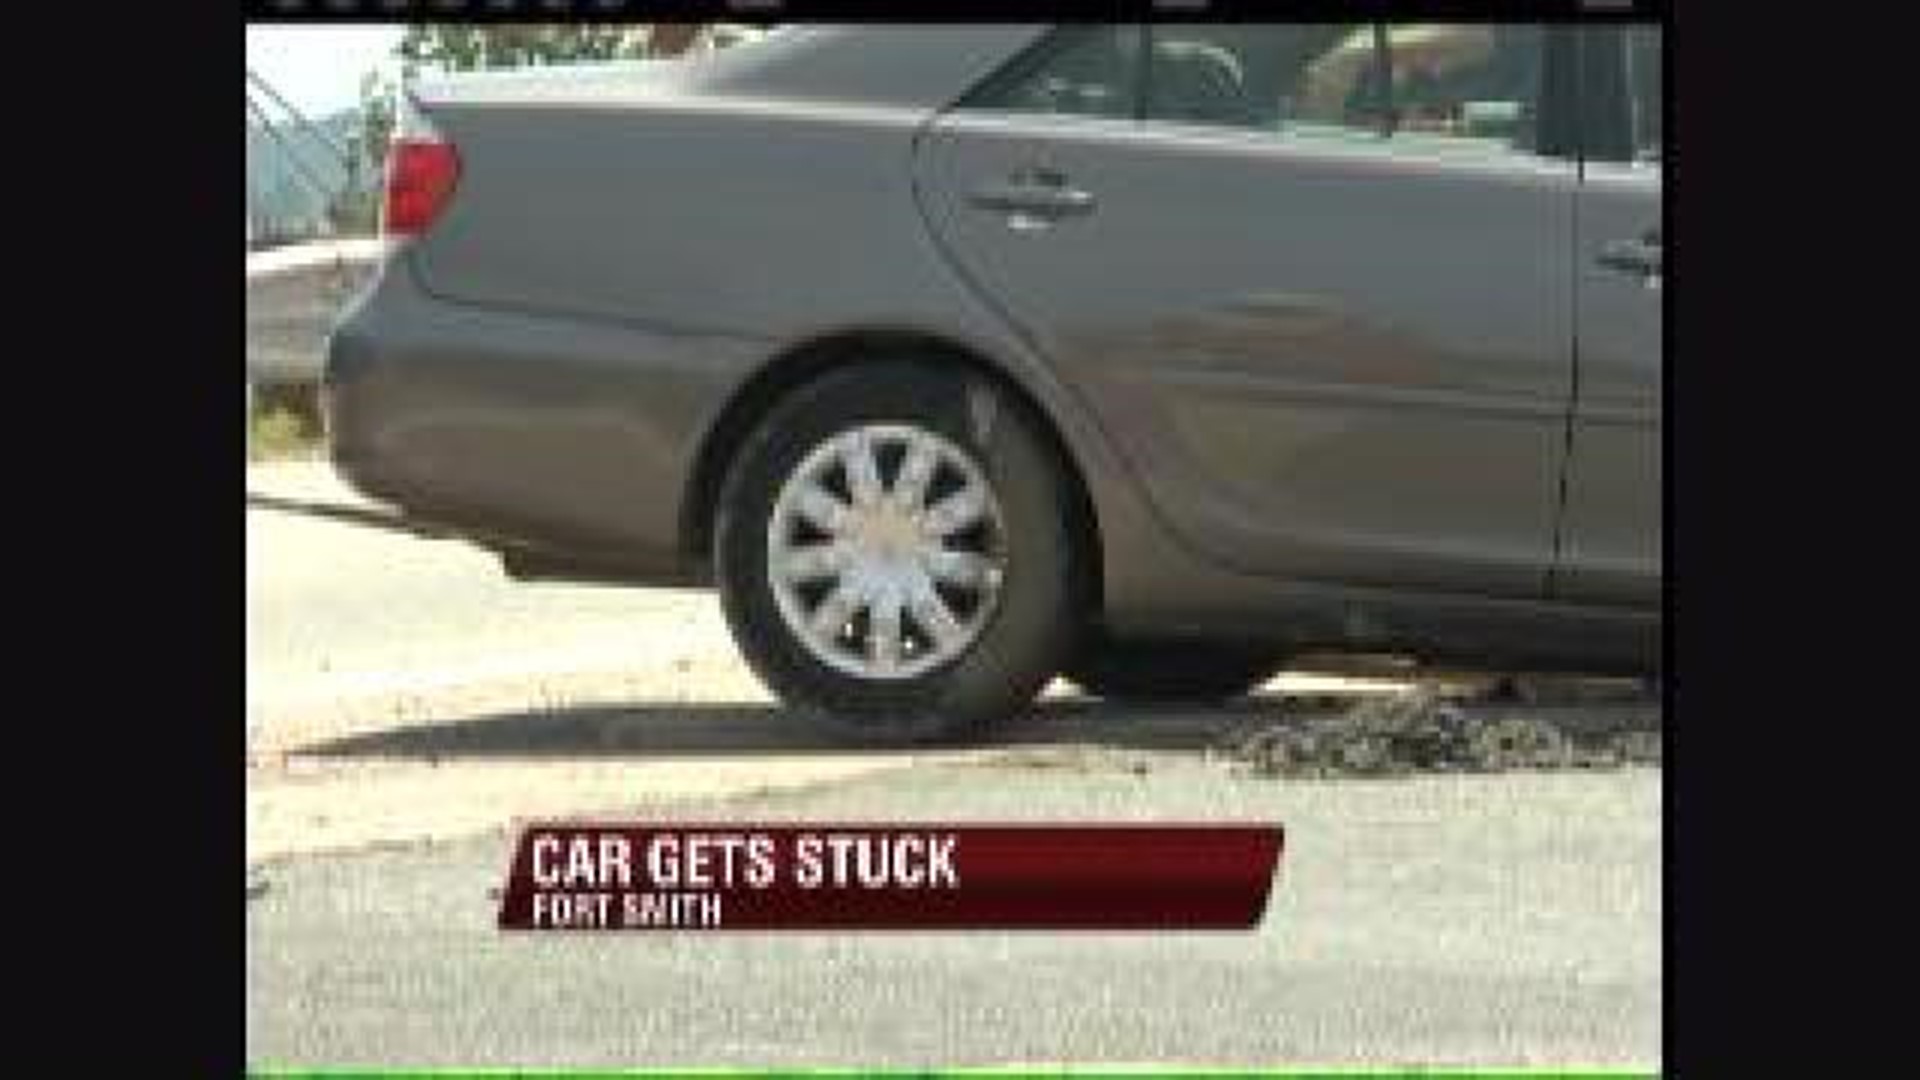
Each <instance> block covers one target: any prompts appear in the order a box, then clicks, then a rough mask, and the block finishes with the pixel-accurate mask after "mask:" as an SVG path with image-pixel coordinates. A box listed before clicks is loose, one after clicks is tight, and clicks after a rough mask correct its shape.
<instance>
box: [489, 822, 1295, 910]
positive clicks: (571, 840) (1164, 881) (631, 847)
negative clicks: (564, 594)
mask: <svg viewBox="0 0 1920 1080" xmlns="http://www.w3.org/2000/svg"><path fill="white" fill-rule="evenodd" d="M1282 844H1283V834H1282V831H1281V829H1280V828H1279V826H1276V825H1154V826H1128V825H1090V826H1042V825H990V826H980V825H952V826H947V825H924V824H916V825H912V826H904V825H898V824H896V825H885V826H867V825H846V824H834V825H795V824H783V825H778V826H774V825H767V826H759V825H646V826H641V825H634V824H587V823H578V822H574V823H566V824H552V825H535V826H532V827H529V828H528V829H527V830H526V832H525V833H523V834H522V835H521V838H520V844H519V846H518V848H517V849H516V850H515V852H514V858H513V865H512V867H511V868H510V869H509V872H508V878H507V888H506V891H505V893H504V894H503V895H502V898H501V902H500V927H501V929H505V930H852V929H872V930H963V929H964V930H976V929H1011V930H1021V929H1030V930H1043V929H1046V930H1063V929H1080V930H1244V929H1250V928H1252V927H1254V926H1257V925H1259V923H1260V919H1261V917H1262V916H1263V915H1264V914H1265V913H1266V907H1267V896H1268V894H1269V893H1270V892H1271V890H1272V887H1273V880H1274V871H1275V869H1276V867H1277V866H1278V864H1279V860H1280V851H1281V847H1282Z"/></svg>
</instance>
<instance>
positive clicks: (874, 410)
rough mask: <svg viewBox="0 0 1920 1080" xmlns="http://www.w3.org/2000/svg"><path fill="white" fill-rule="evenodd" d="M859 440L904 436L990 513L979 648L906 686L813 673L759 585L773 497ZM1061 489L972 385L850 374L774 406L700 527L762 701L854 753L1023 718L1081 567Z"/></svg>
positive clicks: (989, 391) (1055, 649)
mask: <svg viewBox="0 0 1920 1080" xmlns="http://www.w3.org/2000/svg"><path fill="white" fill-rule="evenodd" d="M869 424H908V425H913V426H916V427H918V428H921V429H923V430H926V431H928V432H931V433H933V434H935V435H938V436H940V437H942V438H944V439H946V440H948V441H949V442H950V443H951V444H953V446H955V447H956V448H958V449H959V450H961V451H962V452H963V453H964V454H966V455H967V456H968V457H970V458H971V459H972V463H973V465H974V466H975V467H976V468H977V469H978V470H979V471H980V472H981V474H982V475H983V476H984V477H985V479H986V481H987V483H988V484H989V485H990V487H991V489H992V492H993V495H994V497H995V498H996V499H997V501H998V504H999V511H1000V517H1001V520H1002V522H1003V525H1004V528H1003V529H1002V530H1001V531H1002V532H1003V534H1004V553H1005V571H1004V574H1003V576H1002V577H1001V578H1000V585H999V591H998V595H997V601H996V603H995V606H994V608H993V609H992V611H991V612H990V613H989V614H988V615H987V616H986V621H985V622H984V623H983V625H982V628H981V629H980V631H979V633H978V636H977V637H976V638H974V639H973V641H972V642H971V644H970V645H968V646H967V647H966V649H965V651H963V652H961V653H960V654H958V655H957V656H956V657H954V658H952V659H951V660H949V661H947V662H946V663H945V664H943V665H942V666H940V667H936V668H934V669H932V670H930V671H926V672H924V673H922V674H920V675H917V676H914V677H912V678H892V679H879V678H865V677H861V676H859V675H857V674H851V673H848V672H846V671H842V670H840V669H838V668H836V667H834V666H831V665H830V664H827V663H824V662H822V661H821V659H819V658H818V657H816V656H815V655H814V653H813V652H811V651H810V650H809V647H808V646H807V645H806V644H805V643H804V642H803V641H802V640H801V638H800V637H799V636H798V635H797V634H796V633H795V632H794V630H792V629H790V628H789V626H788V624H787V622H786V621H785V618H784V617H783V616H782V614H781V611H780V607H779V604H778V601H777V600H776V598H775V595H774V590H773V586H772V584H771V582H770V579H769V570H768V535H767V534H768V527H769V522H770V519H771V515H772V514H773V512H774V506H775V502H776V500H777V498H778V496H779V492H780V490H781V487H782V485H783V484H784V483H785V482H786V481H787V479H788V477H789V476H790V475H791V474H792V473H793V472H794V471H795V470H796V469H797V468H799V467H800V465H801V464H802V462H803V461H804V460H805V459H806V457H807V456H808V455H809V454H810V453H812V452H813V451H814V450H815V449H816V448H817V447H819V446H821V445H822V444H823V443H825V442H827V441H828V440H829V439H832V438H834V437H835V436H837V435H840V434H842V433H844V432H847V431H851V430H853V429H855V428H858V427H862V426H865V425H869ZM1068 483H1069V482H1068V480H1067V479H1066V477H1065V474H1064V470H1063V467H1062V464H1061V463H1060V462H1059V461H1058V460H1057V457H1056V455H1055V453H1054V452H1053V450H1052V449H1051V446H1050V444H1049V441H1048V440H1047V438H1046V437H1045V436H1044V435H1043V434H1042V429H1041V428H1040V421H1039V420H1037V419H1036V418H1035V417H1033V416H1031V415H1029V412H1028V410H1027V409H1026V408H1024V407H1022V403H1020V402H1018V401H1017V400H1015V399H1013V398H1011V397H1010V396H1009V395H1007V394H1005V393H1003V392H1000V391H999V390H997V388H995V387H994V386H993V385H992V384H991V383H990V382H988V381H987V380H985V379H983V378H980V377H978V376H975V375H971V374H967V373H962V372H959V371H956V370H953V369H950V368H946V367H942V366H939V365H937V364H934V363H926V362H920V361H917V360H914V359H912V358H906V357H902V358H897V359H888V360H885V361H877V360H876V361H874V362H868V363H862V364H859V365H856V366H854V367H849V368H843V369H840V370H838V371H834V372H831V373H829V374H827V375H825V376H822V377H821V378H819V379H817V380H815V381H813V382H810V383H807V384H804V385H802V386H800V387H798V388H797V389H795V390H793V391H791V392H789V394H788V396H787V397H786V398H785V399H784V400H782V401H780V402H779V403H778V404H777V405H776V406H775V407H774V408H773V409H772V410H771V412H770V413H769V414H768V415H767V416H766V418H765V419H764V420H763V421H762V423H761V424H760V425H759V427H758V428H757V429H756V430H755V431H754V433H753V434H752V435H751V436H750V437H749V438H748V439H747V441H746V442H745V444H744V445H743V446H742V447H741V448H740V450H739V452H738V453H737V454H736V455H735V458H734V460H733V462H732V463H731V467H730V470H729V472H728V475H727V479H726V482H725V483H724V484H723V486H722V488H721V492H720V497H719V505H718V508H717V511H716V520H715V526H714V567H715V576H716V577H717V579H718V584H719V589H720V596H721V606H722V609H723V610H724V611H725V614H726V618H727V623H728V626H729V627H730V629H731V630H732V633H733V637H734V640H735V642H736V643H737V645H738V646H739V648H740V651H741V652H742V654H743V655H744V656H745V657H746V660H747V662H748V663H749V664H750V665H751V666H752V668H753V670H754V672H755V673H756V674H757V675H758V676H759V678H760V680H761V681H762V682H763V683H765V684H766V686H767V687H768V689H769V690H770V691H772V692H773V693H774V694H775V695H776V696H777V697H779V698H780V699H781V700H782V701H783V702H785V703H786V704H788V705H789V706H791V707H793V708H795V709H797V710H799V711H801V712H802V713H804V714H806V715H807V717H808V718H809V719H810V720H812V721H813V722H816V723H818V724H819V725H821V726H822V727H823V728H824V729H825V730H826V731H828V732H829V733H831V734H833V735H835V736H838V737H840V738H843V739H847V740H850V741H857V742H860V743H863V744H877V745H901V744H913V743H927V742H935V741H952V740H956V739H959V738H962V737H965V736H968V735H972V734H977V733H979V732H981V731H982V730H983V729H984V728H986V727H987V726H988V725H991V724H994V723H996V722H999V721H1003V720H1005V719H1007V718H1009V717H1011V716H1012V715H1014V714H1015V713H1017V712H1019V711H1020V710H1022V709H1023V708H1024V707H1025V706H1026V705H1028V704H1029V703H1030V702H1031V701H1032V700H1033V698H1034V697H1035V695H1037V694H1038V693H1039V691H1040V690H1041V688H1042V687H1044V686H1045V685H1046V683H1047V682H1048V681H1049V680H1050V679H1051V678H1052V677H1053V675H1054V673H1055V672H1057V671H1058V670H1059V669H1060V666H1061V664H1062V663H1063V662H1064V661H1065V659H1066V658H1067V657H1068V656H1069V655H1071V654H1072V651H1073V649H1074V646H1075V644H1076V642H1075V633H1076V630H1077V627H1078V626H1079V625H1080V623H1081V620H1082V618H1083V616H1082V613H1081V611H1080V607H1081V604H1082V603H1083V597H1084V596H1085V592H1084V586H1083V584H1082V583H1083V582H1084V581H1085V580H1086V575H1085V574H1084V572H1083V570H1082V565H1083V563H1082V559H1083V558H1084V557H1087V556H1083V553H1081V552H1079V551H1078V550H1077V549H1076V539H1075V536H1074V534H1073V530H1072V529H1071V527H1070V525H1069V524H1068V521H1067V519H1066V516H1065V515H1063V514H1062V512H1061V507H1063V506H1066V505H1069V492H1070V489H1069V487H1068Z"/></svg>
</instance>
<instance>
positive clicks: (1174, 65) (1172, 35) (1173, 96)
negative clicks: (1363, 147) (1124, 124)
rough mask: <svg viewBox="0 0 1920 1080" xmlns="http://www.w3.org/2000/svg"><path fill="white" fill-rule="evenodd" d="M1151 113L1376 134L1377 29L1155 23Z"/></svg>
mask: <svg viewBox="0 0 1920 1080" xmlns="http://www.w3.org/2000/svg"><path fill="white" fill-rule="evenodd" d="M1150 34H1151V47H1150V52H1149V56H1150V61H1149V63H1148V65H1147V72H1146V77H1145V97H1146V103H1145V116H1146V118H1147V119H1148V120H1156V121H1162V122H1167V123H1178V124H1200V125H1213V126H1224V127H1234V128H1246V129H1252V130H1256V131H1262V132H1268V133H1272V134H1276V135H1282V134H1292V135H1314V134H1344V133H1360V134H1364V135H1377V134H1378V132H1379V128H1380V124H1379V121H1380V118H1381V113H1380V102H1381V96H1380V87H1379V85H1378V65H1377V63H1376V59H1375V48H1374V40H1373V33H1372V31H1371V30H1370V29H1369V28H1367V27H1365V26H1360V25H1356V24H1346V25H1291V26H1271V25H1269V26H1259V25H1244V24H1220V23H1215V24H1202V25H1180V24H1161V25H1156V26H1154V27H1152V28H1151V31H1150Z"/></svg>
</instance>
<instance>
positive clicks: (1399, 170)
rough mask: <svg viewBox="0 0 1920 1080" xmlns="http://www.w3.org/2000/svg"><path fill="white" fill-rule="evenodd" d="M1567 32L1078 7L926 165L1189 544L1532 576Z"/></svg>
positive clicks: (1544, 522) (1568, 260)
mask: <svg viewBox="0 0 1920 1080" xmlns="http://www.w3.org/2000/svg"><path fill="white" fill-rule="evenodd" d="M1549 36H1550V32H1548V31H1543V30H1542V29H1541V28H1539V27H1507V26H1487V25H1477V26H1396V27H1392V28H1386V27H1373V26H1355V25H1347V26H1314V25H1289V26H1245V25H1243V26H1228V25H1214V26H1171V25H1158V26H1155V27H1153V28H1151V29H1150V30H1149V29H1146V28H1140V27H1077V28H1070V29H1064V30H1061V31H1059V32H1057V33H1056V34H1055V35H1054V36H1053V37H1052V38H1051V39H1049V40H1047V41H1045V42H1043V43H1042V44H1041V45H1039V46H1037V47H1036V49H1035V50H1034V51H1033V52H1031V53H1030V54H1028V55H1027V56H1024V57H1022V58H1020V59H1018V60H1016V61H1015V62H1014V63H1013V64H1012V65H1011V66H1009V67H1008V68H1007V69H1006V70H1004V71H1002V72H1000V73H999V74H997V75H996V76H995V77H994V78H992V79H990V80H988V82H987V83H986V84H985V85H983V86H982V87H981V88H979V90H978V91H976V93H975V94H974V95H973V96H972V97H971V98H970V99H969V100H968V101H966V102H964V103H962V105H961V106H959V107H957V108H955V109H953V110H950V111H948V112H946V113H944V114H943V115H941V116H940V117H939V118H938V119H937V120H936V121H935V122H934V123H933V124H932V125H931V126H930V128H929V130H928V131H927V132H926V133H925V134H924V137H923V139H922V141H921V149H920V151H919V154H918V157H917V159H916V172H917V182H918V184H919V187H920V191H921V193H922V198H923V202H924V206H925V210H926V213H927V216H928V219H929V221H930V223H931V225H932V227H933V229H934V231H935V233H936V235H937V236H938V237H939V238H940V240H941V242H942V246H943V248H944V249H945V250H946V251H947V253H948V255H949V257H950V258H951V259H952V260H953V262H954V265H955V267H956V269H957V270H958V271H959V272H960V274H961V276H963V277H964V278H966V279H967V280H969V281H970V282H972V283H973V284H974V286H975V287H976V288H977V289H978V291H979V292H980V294H981V295H982V296H983V297H984V298H985V299H986V300H987V301H988V302H989V303H991V304H993V305H995V306H997V307H998V308H999V310H1000V311H1001V312H1002V314H1003V315H1004V316H1005V317H1006V318H1007V319H1008V320H1009V322H1010V323H1011V324H1012V325H1013V326H1015V327H1016V328H1017V329H1018V330H1019V331H1021V332H1022V333H1023V335H1024V336H1025V337H1026V338H1027V340H1028V341H1029V342H1030V343H1031V344H1032V345H1033V347H1034V348H1035V349H1036V350H1037V351H1038V352H1040V353H1041V354H1042V355H1043V356H1045V357H1046V358H1048V359H1049V360H1050V362H1051V363H1053V364H1054V365H1055V367H1056V368H1057V369H1058V371H1059V372H1060V374H1061V375H1062V377H1063V379H1064V380H1065V381H1066V382H1067V384H1068V385H1069V386H1070V387H1072V388H1073V389H1074V390H1075V391H1076V392H1077V393H1078V394H1079V395H1081V396H1082V398H1083V400H1084V401H1085V402H1086V403H1088V404H1089V405H1090V407H1091V409H1092V411H1093V412H1094V414H1095V415H1096V416H1097V418H1098V420H1099V422H1100V423H1101V424H1102V425H1104V427H1105V428H1106V430H1107V431H1108V432H1109V433H1110V434H1111V436H1112V438H1113V439H1114V440H1115V442H1116V444H1117V445H1118V446H1119V448H1120V450H1121V452H1122V454H1123V456H1124V457H1125V458H1126V460H1127V461H1128V463H1129V464H1130V466H1131V468H1132V469H1133V470H1134V472H1135V474H1136V476H1137V478H1138V479H1139V481H1140V482H1141V483H1142V485H1143V486H1144V488H1145V490H1146V492H1147V493H1148V495H1149V497H1150V499H1151V501H1152V502H1153V503H1154V504H1155V506H1156V507H1157V508H1158V510H1159V512H1160V514H1161V515H1162V517H1163V518H1164V520H1165V521H1166V522H1167V523H1168V524H1169V525H1170V526H1171V528H1172V529H1173V530H1174V531H1175V532H1176V533H1177V534H1178V535H1180V536H1181V537H1182V538H1183V539H1184V540H1185V541H1186V542H1187V543H1188V544H1189V545H1190V546H1191V547H1192V548H1193V549H1194V550H1196V551H1197V552H1200V553H1202V554H1203V555H1205V556H1207V557H1210V558H1212V559H1213V560H1215V561H1217V562H1219V563H1222V564H1225V565H1228V566H1231V567H1233V568H1236V569H1238V570H1241V571H1243V572H1247V573H1251V574H1258V575H1267V576H1275V577H1284V578H1288V579H1293V580H1306V581H1324V582H1334V583H1341V584H1351V585H1381V586H1394V587H1400V588H1416V589H1420V590H1426V591H1432V592H1442V593H1463V594H1477V595H1491V596H1502V597H1516V598H1530V599H1537V598H1540V597H1542V596H1544V595H1545V594H1546V590H1547V585H1548V576H1549V573H1550V571H1551V568H1552V564H1553V556H1554V540H1555V524H1556V521H1555V518H1556V513H1557V510H1558V505H1559V498H1560V484H1561V481H1562V474H1561V468H1562V464H1563V460H1564V457H1565V449H1566V418H1567V409H1568V406H1569V400H1570V394H1571V389H1572V355H1571V343H1572V339H1573V303H1574V282H1573V280H1572V277H1573V264H1574V260H1573V243H1574V213H1575V188H1576V182H1577V178H1576V175H1575V165H1574V163H1573V162H1572V160H1570V157H1569V156H1568V155H1566V154H1563V153H1561V152H1559V149H1557V148H1556V147H1555V146H1554V145H1552V144H1553V139H1552V138H1550V133H1551V130H1552V129H1553V128H1554V126H1555V125H1554V124H1553V123H1552V122H1550V121H1551V120H1552V108H1550V107H1549V103H1548V102H1546V101H1543V100H1542V94H1541V93H1540V87H1541V86H1542V85H1543V77H1542V70H1543V64H1542V56H1543V54H1544V53H1545V52H1546V50H1545V48H1544V42H1546V41H1547V40H1548V38H1549Z"/></svg>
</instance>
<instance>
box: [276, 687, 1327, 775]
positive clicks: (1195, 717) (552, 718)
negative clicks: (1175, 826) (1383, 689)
mask: <svg viewBox="0 0 1920 1080" xmlns="http://www.w3.org/2000/svg"><path fill="white" fill-rule="evenodd" d="M1339 707H1340V706H1339V705H1338V704H1330V703H1328V702H1325V701H1320V700H1317V699H1305V700H1300V699H1295V698H1292V697H1283V696H1281V695H1262V696H1254V697H1249V698H1245V699H1242V700H1240V701H1236V702H1233V703H1231V704H1227V705H1200V706H1195V705H1184V706H1164V707H1150V706H1140V705H1124V706H1122V705H1114V704H1110V703H1107V702H1102V701H1098V700H1092V699H1086V698H1050V699H1046V700H1043V701H1041V702H1038V703H1036V704H1035V705H1034V706H1033V707H1031V708H1030V709H1029V710H1028V711H1027V713H1026V714H1025V715H1024V716H1022V717H1021V718H1019V719H1016V720H1014V721H1013V722H1011V723H1008V724H1006V725H1003V726H1001V727H998V728H994V729H992V730H991V731H990V732H989V733H987V734H985V735H983V736H980V737H978V738H975V739H973V740H971V741H969V742H965V743H960V744H950V745H953V746H962V747H964V746H973V747H986V748H996V749H997V748H1003V747H1037V748H1044V747H1066V746H1096V747H1104V748H1110V749H1121V750H1189V751H1197V750H1201V749H1204V748H1207V747H1209V746H1217V745H1220V744H1221V742H1222V740H1224V739H1229V738H1231V736H1232V735H1233V733H1234V732H1236V731H1240V730H1246V729H1250V728H1252V727H1254V726H1257V725H1259V724H1262V723H1265V722H1271V721H1272V720H1274V719H1276V718H1278V717H1279V716H1280V715H1282V714H1283V713H1285V714H1287V715H1296V714H1300V713H1302V712H1304V711H1309V710H1312V711H1322V712H1324V711H1326V710H1328V709H1338V708H1339ZM943 748H945V747H943ZM925 749H927V748H917V750H918V751H924V750H925ZM917 750H916V748H904V749H873V748H871V747H863V746H861V745H860V744H859V743H858V742H857V741H848V740H841V739H836V738H835V737H833V736H831V735H829V734H826V733H824V732H822V731H821V730H820V729H819V728H817V727H815V726H814V725H813V724H811V723H809V722H808V720H807V718H806V717H804V716H802V715H800V714H797V713H795V712H793V711H791V710H788V709H785V708H782V707H780V706H777V705H769V704H763V703H730V702H719V703H716V702H693V703H687V704H660V703H644V704H631V705H594V706H578V707H566V708H553V709H548V708H542V709H527V710H515V711H510V712H503V713H496V714H490V715H482V716H474V717H468V718H465V719H460V720H450V721H440V722H436V723H431V724H419V725H413V726H407V727H396V728H390V729H386V730H382V731H377V732H369V733H365V734H359V735H353V736H348V737H345V738H340V739H334V740H330V741H327V742H322V743H315V744H310V745H308V746H305V747H302V748H299V749H298V750H295V751H294V752H293V753H294V755H295V756H299V757H306V758H334V759H353V758H381V759H396V758H397V759H414V760H431V761H448V760H455V761H457V760H463V759H469V760H470V759H481V760H484V759H489V758H500V759H509V758H511V759H528V758H534V759H604V758H616V759H617V758H632V759H639V760H644V759H649V758H675V757H724V756H733V755H740V756H753V755H769V754H778V755H781V756H785V757H791V756H806V755H829V754H830V755H836V756H843V755H846V754H849V753H861V754H869V753H870V754H900V755H904V754H911V753H915V752H917Z"/></svg>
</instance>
